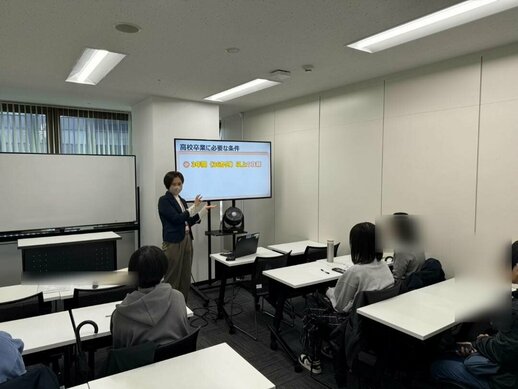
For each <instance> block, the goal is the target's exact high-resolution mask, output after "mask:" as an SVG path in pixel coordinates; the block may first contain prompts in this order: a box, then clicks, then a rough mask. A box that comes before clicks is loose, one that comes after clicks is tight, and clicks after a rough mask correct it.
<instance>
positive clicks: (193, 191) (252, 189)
mask: <svg viewBox="0 0 518 389" xmlns="http://www.w3.org/2000/svg"><path fill="white" fill-rule="evenodd" d="M175 157H176V161H175V162H176V170H178V171H180V172H181V173H182V174H183V175H184V178H185V183H184V187H183V190H182V193H181V196H182V197H183V198H185V199H186V200H187V201H192V200H194V198H195V197H196V195H198V194H200V195H202V196H203V200H234V199H235V200H237V199H251V198H264V197H271V166H270V165H271V143H270V142H243V141H218V140H215V141H210V140H198V139H175Z"/></svg>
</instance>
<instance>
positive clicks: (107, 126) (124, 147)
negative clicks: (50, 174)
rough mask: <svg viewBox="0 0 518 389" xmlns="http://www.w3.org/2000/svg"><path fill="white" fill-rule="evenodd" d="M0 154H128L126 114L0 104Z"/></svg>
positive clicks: (127, 114)
mask: <svg viewBox="0 0 518 389" xmlns="http://www.w3.org/2000/svg"><path fill="white" fill-rule="evenodd" d="M0 108H1V109H0V152H27V153H55V154H106V155H128V154H131V116H130V113H129V112H108V111H91V110H84V109H77V108H63V107H44V106H35V105H22V104H18V103H1V102H0Z"/></svg>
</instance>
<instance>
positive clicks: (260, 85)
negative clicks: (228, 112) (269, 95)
mask: <svg viewBox="0 0 518 389" xmlns="http://www.w3.org/2000/svg"><path fill="white" fill-rule="evenodd" d="M279 84H280V82H277V81H270V80H265V79H262V78H256V79H255V80H252V81H249V82H246V83H244V84H241V85H238V86H236V87H234V88H230V89H227V90H226V91H223V92H220V93H216V94H215V95H212V96H209V97H205V99H204V100H209V101H218V102H224V101H229V100H232V99H237V98H238V97H241V96H244V95H248V94H250V93H254V92H257V91H260V90H263V89H266V88H270V87H272V86H275V85H279Z"/></svg>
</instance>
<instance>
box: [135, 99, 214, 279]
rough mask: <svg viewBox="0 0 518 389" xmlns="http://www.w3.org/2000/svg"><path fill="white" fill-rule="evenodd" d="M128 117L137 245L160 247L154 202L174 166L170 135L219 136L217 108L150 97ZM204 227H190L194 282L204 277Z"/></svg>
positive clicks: (159, 232)
mask: <svg viewBox="0 0 518 389" xmlns="http://www.w3.org/2000/svg"><path fill="white" fill-rule="evenodd" d="M132 119H133V137H134V138H133V146H134V152H135V155H136V156H137V172H138V177H137V182H138V185H139V186H140V193H141V201H140V206H141V214H140V216H141V231H142V241H141V244H142V245H155V246H159V247H161V245H162V225H161V223H160V218H159V217H158V211H157V204H158V198H159V197H160V196H162V195H163V194H164V193H165V191H166V189H165V187H164V184H163V178H164V175H165V173H167V172H168V171H170V170H174V167H175V166H174V138H202V139H219V108H218V106H217V105H214V104H205V103H197V102H189V101H183V100H176V99H165V98H159V97H152V98H149V99H146V100H145V101H143V102H141V103H140V104H138V105H136V106H135V107H133V113H132ZM185 185H189V183H188V182H186V183H185ZM215 214H216V215H215V216H216V217H217V212H215ZM206 230H207V222H206V221H202V223H201V224H200V225H198V226H197V227H195V228H193V234H194V261H193V268H192V272H193V276H194V279H195V280H196V281H201V280H206V279H207V277H208V272H207V271H208V266H207V256H208V254H207V238H206V236H205V231H206ZM213 244H214V250H217V249H218V248H219V245H218V244H219V243H218V241H215V240H213Z"/></svg>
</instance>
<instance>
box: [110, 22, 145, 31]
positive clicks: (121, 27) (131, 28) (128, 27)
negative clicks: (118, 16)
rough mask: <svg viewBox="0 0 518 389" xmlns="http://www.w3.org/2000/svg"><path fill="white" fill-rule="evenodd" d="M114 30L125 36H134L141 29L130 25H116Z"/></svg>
mask: <svg viewBox="0 0 518 389" xmlns="http://www.w3.org/2000/svg"><path fill="white" fill-rule="evenodd" d="M115 29H116V30H117V31H120V32H123V33H125V34H135V33H137V32H139V31H140V30H142V28H140V27H139V26H137V25H136V24H132V23H117V24H116V25H115Z"/></svg>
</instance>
